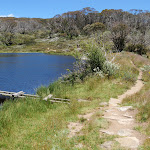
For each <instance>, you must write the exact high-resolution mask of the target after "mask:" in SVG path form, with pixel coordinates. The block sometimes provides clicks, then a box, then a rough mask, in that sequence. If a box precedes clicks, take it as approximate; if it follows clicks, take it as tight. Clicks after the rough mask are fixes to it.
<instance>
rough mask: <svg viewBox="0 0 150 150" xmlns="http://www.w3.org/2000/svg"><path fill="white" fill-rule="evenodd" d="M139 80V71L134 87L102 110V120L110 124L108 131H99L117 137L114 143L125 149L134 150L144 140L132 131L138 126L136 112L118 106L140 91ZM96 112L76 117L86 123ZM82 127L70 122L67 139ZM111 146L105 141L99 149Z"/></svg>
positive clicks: (142, 84)
mask: <svg viewBox="0 0 150 150" xmlns="http://www.w3.org/2000/svg"><path fill="white" fill-rule="evenodd" d="M133 65H134V64H133ZM137 69H138V68H137ZM138 70H139V69H138ZM141 79H142V71H141V70H139V76H138V79H137V81H136V83H135V85H134V86H133V87H132V88H131V89H130V90H128V91H126V92H125V93H124V94H122V95H120V96H118V98H117V99H114V98H111V99H110V101H109V105H107V104H105V105H103V106H104V107H103V108H104V109H105V111H104V116H103V118H105V119H107V120H108V121H109V122H110V126H109V128H108V129H101V130H100V132H101V133H104V134H109V135H118V137H119V138H116V139H115V141H117V142H119V144H120V146H121V147H124V148H125V149H131V150H136V149H137V148H138V147H139V146H140V145H142V143H143V141H144V140H145V139H146V137H145V136H144V135H142V134H140V133H139V132H137V131H136V130H135V129H134V128H135V127H137V126H138V123H137V122H136V120H135V115H136V114H137V110H135V109H133V108H132V106H124V107H120V104H121V103H122V101H123V99H124V98H126V97H128V96H131V95H134V94H135V93H137V92H139V91H140V90H141V89H142V87H143V86H144V83H143V82H142V80H141ZM96 111H97V110H94V111H92V112H91V113H88V114H85V115H79V116H78V117H79V118H85V119H86V120H87V121H88V120H89V119H90V118H92V116H93V114H94V113H96ZM83 126H84V124H82V123H80V122H77V123H73V122H70V123H69V125H68V128H69V130H70V134H69V136H68V137H73V136H75V135H76V134H77V133H80V131H81V130H82V128H83ZM113 144H114V141H107V142H105V143H103V144H102V145H101V146H100V147H101V148H102V149H110V150H111V149H112V146H113Z"/></svg>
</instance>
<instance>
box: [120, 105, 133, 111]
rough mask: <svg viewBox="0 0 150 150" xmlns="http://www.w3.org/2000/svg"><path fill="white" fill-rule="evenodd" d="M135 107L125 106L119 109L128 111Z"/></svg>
mask: <svg viewBox="0 0 150 150" xmlns="http://www.w3.org/2000/svg"><path fill="white" fill-rule="evenodd" d="M132 108H133V107H132V106H124V107H119V108H118V110H119V111H127V110H129V109H132Z"/></svg>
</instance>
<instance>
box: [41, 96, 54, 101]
mask: <svg viewBox="0 0 150 150" xmlns="http://www.w3.org/2000/svg"><path fill="white" fill-rule="evenodd" d="M52 97H53V95H52V94H49V95H48V96H47V97H45V98H44V99H43V100H44V101H47V100H48V99H50V98H52Z"/></svg>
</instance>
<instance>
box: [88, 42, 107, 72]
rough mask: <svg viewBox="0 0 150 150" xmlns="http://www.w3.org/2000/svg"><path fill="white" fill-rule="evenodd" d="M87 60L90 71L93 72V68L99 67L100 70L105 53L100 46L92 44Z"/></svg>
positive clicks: (104, 59)
mask: <svg viewBox="0 0 150 150" xmlns="http://www.w3.org/2000/svg"><path fill="white" fill-rule="evenodd" d="M87 57H88V61H87V63H88V64H89V66H90V68H91V72H94V69H95V68H97V67H98V68H99V69H100V70H103V65H104V63H105V61H106V57H105V54H104V52H103V50H102V49H101V48H99V47H98V46H96V45H95V44H93V45H92V46H90V47H89V54H88V56H87Z"/></svg>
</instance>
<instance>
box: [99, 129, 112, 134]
mask: <svg viewBox="0 0 150 150" xmlns="http://www.w3.org/2000/svg"><path fill="white" fill-rule="evenodd" d="M100 132H102V133H106V134H108V135H114V132H110V131H107V130H100Z"/></svg>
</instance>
